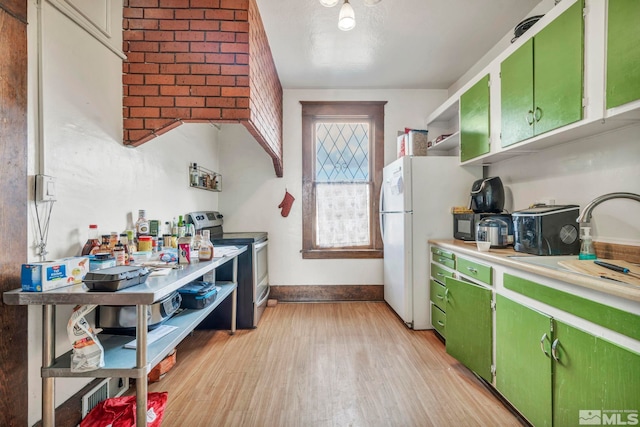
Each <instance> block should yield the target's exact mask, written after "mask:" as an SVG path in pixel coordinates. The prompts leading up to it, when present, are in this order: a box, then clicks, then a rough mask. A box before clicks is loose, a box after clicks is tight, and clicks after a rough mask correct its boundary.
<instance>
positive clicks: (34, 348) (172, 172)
mask: <svg viewBox="0 0 640 427" xmlns="http://www.w3.org/2000/svg"><path fill="white" fill-rule="evenodd" d="M42 3H43V51H44V54H43V61H42V65H43V91H42V93H43V97H42V101H43V115H42V121H39V120H38V118H37V111H38V109H37V100H38V91H37V84H38V79H37V64H38V55H37V27H38V20H37V15H36V9H35V2H33V1H32V2H30V3H29V11H28V12H29V26H28V43H29V45H28V51H29V152H28V157H29V175H30V177H32V176H33V175H35V174H36V173H44V174H46V175H51V176H53V177H55V178H56V179H57V181H56V188H57V201H56V202H55V203H54V205H53V210H52V214H51V222H50V226H49V236H48V245H47V250H48V251H49V255H48V259H56V258H61V257H65V256H72V255H78V254H79V252H80V249H81V246H82V244H84V241H85V240H86V238H87V229H88V224H90V223H96V224H98V225H99V227H100V230H101V231H102V232H106V233H108V232H110V231H118V232H122V231H124V230H125V229H126V228H130V227H131V225H132V221H135V219H136V218H137V210H138V209H146V210H147V217H148V218H149V219H160V220H163V221H164V220H170V219H171V218H173V217H174V216H177V215H179V214H183V213H186V212H190V211H195V210H203V209H217V207H218V193H213V192H210V191H204V190H198V189H192V188H189V184H188V183H189V181H188V165H189V163H191V162H194V161H195V162H197V163H198V164H200V165H202V166H205V167H207V168H211V169H214V170H215V169H217V168H218V143H217V140H218V137H217V133H218V131H217V129H216V128H215V127H213V126H212V125H210V124H190V125H182V126H180V127H178V128H177V129H175V130H173V131H171V132H169V133H167V134H165V135H162V136H160V137H158V138H156V139H153V140H151V141H150V142H148V143H146V144H144V145H143V146H141V147H138V148H128V147H126V146H123V144H122V60H121V59H120V58H119V57H118V56H117V55H115V54H114V53H113V52H111V51H110V50H108V49H107V48H106V47H105V46H103V45H102V44H100V43H98V42H97V41H96V40H95V39H94V38H92V37H91V36H90V35H88V34H87V33H86V32H85V31H84V30H82V29H80V28H79V27H78V26H76V25H75V24H73V23H72V22H71V21H70V20H69V19H68V18H67V17H65V16H64V15H62V14H61V13H60V12H58V11H57V10H56V9H54V8H53V7H52V6H51V5H50V4H49V3H48V2H42ZM114 3H115V4H116V6H117V4H118V2H117V1H116V2H114ZM96 4H97V3H96ZM118 7H120V6H118ZM117 12H118V13H121V9H117ZM116 22H120V20H118V21H116ZM116 25H119V24H116ZM115 35H117V36H119V37H121V32H120V31H119V30H118V31H116V32H115ZM39 123H43V127H42V134H43V138H42V144H40V138H39V136H38V135H39ZM254 144H255V142H254ZM256 145H257V144H256ZM41 159H42V160H43V161H42V162H40V160H41ZM29 191H30V192H31V189H29ZM45 207H46V206H44V205H41V206H40V210H39V212H40V215H41V216H42V215H43V214H45V211H46V209H45ZM28 216H29V247H30V250H29V254H28V257H29V260H30V261H38V260H39V257H38V253H37V252H36V250H35V244H36V243H37V238H36V232H35V230H36V229H37V222H36V219H35V209H34V207H33V204H31V205H30V206H29V211H28ZM132 216H133V217H132ZM70 312H71V307H69V306H58V308H57V318H58V322H57V327H56V333H57V354H62V353H64V352H66V351H68V350H69V349H70V345H69V342H68V339H67V335H66V329H65V328H66V322H67V320H68V319H69V314H70ZM40 330H41V310H40V308H39V307H30V308H29V349H30V350H29V354H28V358H29V425H32V424H33V423H35V422H36V421H37V420H39V419H40V401H41V399H40V396H41V391H40V390H41V385H40V381H41V379H40V364H41V352H40V340H41V337H40ZM87 381H88V380H77V379H76V380H71V379H57V380H56V387H57V393H56V402H57V404H60V403H62V402H63V401H65V400H66V399H67V398H68V396H70V395H72V394H74V393H75V392H77V391H78V389H79V388H80V387H81V386H82V385H83V384H85V383H86V382H87Z"/></svg>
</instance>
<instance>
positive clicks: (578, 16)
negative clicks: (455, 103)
mask: <svg viewBox="0 0 640 427" xmlns="http://www.w3.org/2000/svg"><path fill="white" fill-rule="evenodd" d="M583 8H584V0H579V1H577V2H576V3H575V4H573V5H572V6H571V7H569V8H568V9H567V10H566V11H564V12H563V13H562V14H561V15H559V16H558V17H557V18H556V19H554V20H553V21H552V22H551V23H549V24H548V25H547V26H546V27H544V28H543V29H542V30H540V32H539V33H538V34H536V35H535V36H534V37H533V38H532V39H530V40H528V41H527V42H525V43H524V44H523V45H522V46H521V47H520V48H519V49H518V50H516V51H515V52H514V53H513V54H511V55H510V56H509V57H508V58H507V59H505V60H504V61H503V62H502V64H501V65H500V76H501V100H500V104H501V117H502V122H501V123H502V124H501V126H502V128H501V132H502V138H501V139H502V146H503V147H506V146H509V145H511V144H514V143H516V142H519V141H522V140H525V139H527V138H530V137H532V136H535V135H540V134H542V133H544V132H548V131H550V130H553V129H557V128H559V127H562V126H565V125H567V124H570V123H573V122H576V121H578V120H581V119H582V88H583V64H584V60H583V56H584V54H583V52H584V21H583V16H582V11H583ZM527 128H529V129H528V130H527Z"/></svg>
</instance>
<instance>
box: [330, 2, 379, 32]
mask: <svg viewBox="0 0 640 427" xmlns="http://www.w3.org/2000/svg"><path fill="white" fill-rule="evenodd" d="M339 1H340V0H320V4H321V5H323V6H324V7H333V6H335V5H337V4H338V3H339ZM380 1H381V0H363V3H364V4H365V5H366V6H374V5H376V4H378V3H380ZM355 26H356V14H355V13H354V11H353V7H352V6H351V4H349V0H344V3H343V4H342V7H341V8H340V15H338V28H339V29H341V30H342V31H349V30H352V29H353V28H354V27H355Z"/></svg>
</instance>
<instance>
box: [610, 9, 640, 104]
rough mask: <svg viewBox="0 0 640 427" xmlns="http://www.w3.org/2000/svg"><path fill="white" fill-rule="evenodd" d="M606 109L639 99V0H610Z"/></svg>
mask: <svg viewBox="0 0 640 427" xmlns="http://www.w3.org/2000/svg"><path fill="white" fill-rule="evenodd" d="M607 18H608V22H607V108H612V107H617V106H619V105H622V104H626V103H628V102H631V101H635V100H637V99H640V24H639V23H640V1H638V0H609V9H608V13H607Z"/></svg>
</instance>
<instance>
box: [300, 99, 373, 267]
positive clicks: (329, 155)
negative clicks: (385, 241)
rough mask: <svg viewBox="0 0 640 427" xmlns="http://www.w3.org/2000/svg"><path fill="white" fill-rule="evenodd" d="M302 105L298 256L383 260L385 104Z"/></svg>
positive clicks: (320, 103) (334, 103) (340, 103)
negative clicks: (381, 199)
mask: <svg viewBox="0 0 640 427" xmlns="http://www.w3.org/2000/svg"><path fill="white" fill-rule="evenodd" d="M301 104H302V144H303V145H302V156H303V159H302V168H303V171H302V176H303V182H302V187H303V218H302V228H303V250H302V254H303V257H304V258H380V257H382V239H381V237H380V227H379V222H378V203H379V198H378V196H379V193H380V184H381V182H382V167H383V165H384V105H385V104H386V102H377V101H376V102H306V101H301Z"/></svg>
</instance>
